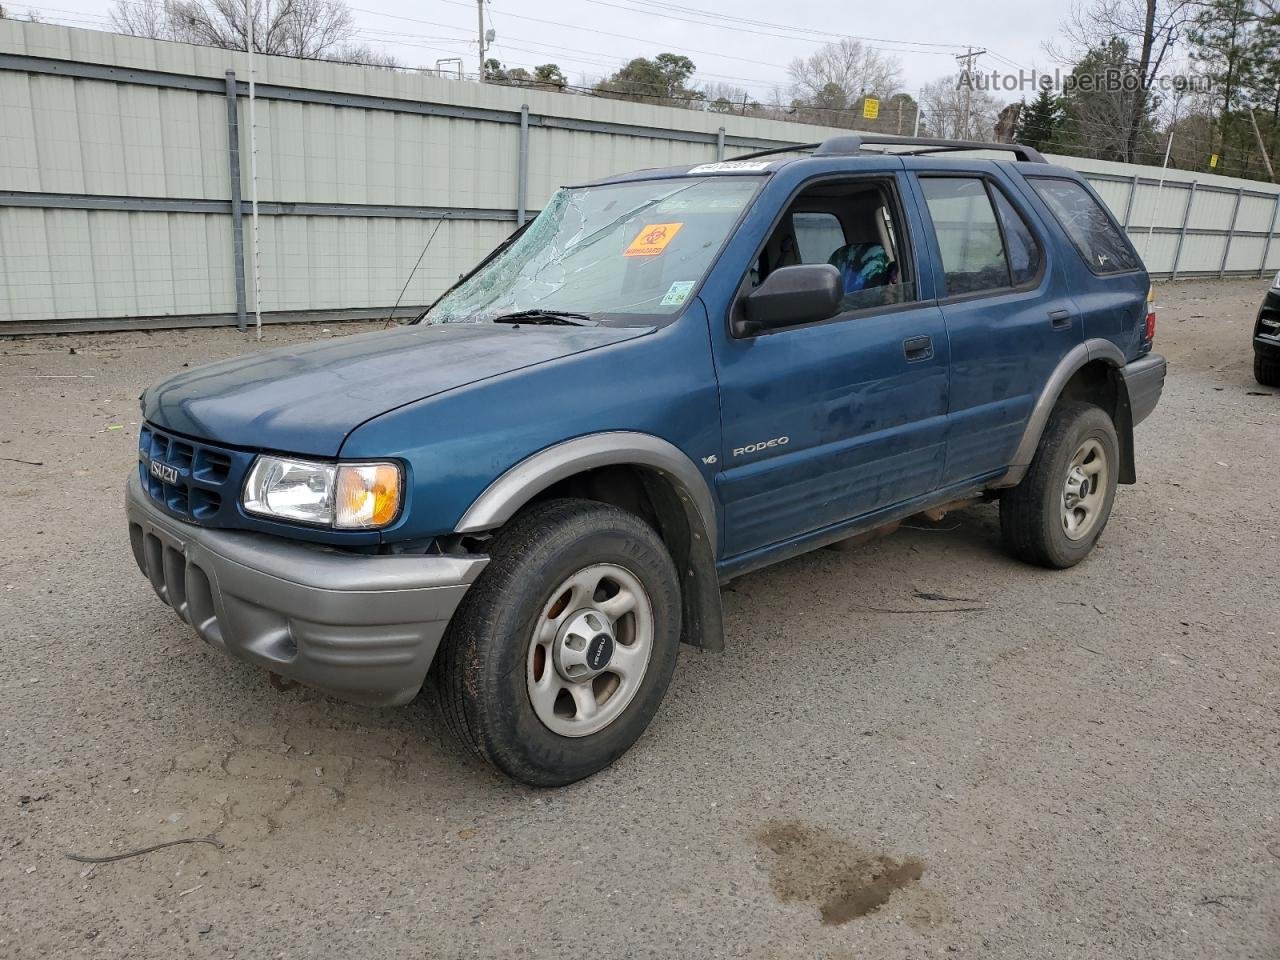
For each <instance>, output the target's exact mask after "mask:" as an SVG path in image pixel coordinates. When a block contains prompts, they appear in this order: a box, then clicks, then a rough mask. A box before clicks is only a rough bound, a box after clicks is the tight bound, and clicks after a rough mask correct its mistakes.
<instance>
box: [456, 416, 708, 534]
mask: <svg viewBox="0 0 1280 960" xmlns="http://www.w3.org/2000/svg"><path fill="white" fill-rule="evenodd" d="M626 464H634V465H637V466H642V467H651V468H653V469H655V470H658V471H659V472H661V473H664V474H666V475H667V476H668V477H670V478H671V479H673V480H674V481H675V482H676V484H677V486H678V487H679V488H680V489H681V491H682V495H687V496H689V497H690V498H691V499H692V501H693V505H694V507H695V508H696V509H697V512H698V516H699V517H701V519H702V526H703V532H704V533H705V535H706V538H707V542H708V544H709V545H710V547H711V551H712V556H713V557H714V556H715V550H716V541H717V526H716V512H715V505H714V503H713V502H712V499H711V490H710V488H708V486H707V482H706V481H705V480H704V479H703V477H702V474H701V473H700V472H699V470H698V468H697V467H696V466H694V463H693V461H692V460H690V459H689V457H688V456H686V455H685V453H684V452H683V451H682V450H681V449H680V448H679V447H677V446H676V445H675V444H673V443H670V442H669V441H667V440H663V439H662V438H661V437H655V436H654V435H653V434H649V433H638V432H632V431H627V430H611V431H608V432H605V433H592V434H587V435H586V436H582V437H575V438H574V439H572V440H565V441H562V442H561V443H557V444H555V445H554V446H551V447H547V448H546V449H544V450H540V451H538V452H537V453H535V454H533V455H532V456H530V457H527V458H526V459H524V460H521V461H520V462H519V463H517V464H516V465H515V466H513V467H511V468H509V469H508V470H507V471H506V472H505V473H503V474H502V476H500V477H498V479H496V480H494V481H493V483H491V484H489V486H488V487H487V488H486V489H485V491H484V493H482V494H480V496H479V497H477V498H476V500H475V502H474V503H472V504H471V506H470V507H468V508H467V512H466V513H464V514H463V515H462V519H461V520H459V521H458V525H457V526H456V527H454V531H455V532H457V533H479V532H482V531H485V530H493V529H496V528H497V527H500V526H502V525H503V524H504V523H506V522H507V521H508V520H510V519H511V517H512V516H514V515H515V513H516V511H517V510H519V509H520V508H521V507H522V506H524V504H526V503H527V502H528V501H529V499H530V498H531V497H533V496H535V495H536V494H538V493H541V492H542V491H543V490H545V489H547V487H549V486H551V485H552V484H554V483H556V482H558V481H560V480H564V479H565V478H567V477H571V476H573V475H574V474H575V473H581V472H583V471H584V470H592V469H595V468H597V467H607V466H616V465H626Z"/></svg>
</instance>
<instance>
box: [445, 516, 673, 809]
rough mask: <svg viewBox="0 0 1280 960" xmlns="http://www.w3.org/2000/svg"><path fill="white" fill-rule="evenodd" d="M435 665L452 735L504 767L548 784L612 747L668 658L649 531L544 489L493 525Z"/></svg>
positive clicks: (630, 730) (632, 737)
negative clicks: (483, 563)
mask: <svg viewBox="0 0 1280 960" xmlns="http://www.w3.org/2000/svg"><path fill="white" fill-rule="evenodd" d="M491 547H492V549H491V551H490V552H491V556H492V558H493V559H492V560H491V561H490V563H489V566H488V567H486V568H485V571H484V573H483V574H481V576H480V578H479V579H478V580H477V581H476V583H475V584H474V585H473V586H472V588H471V589H470V590H469V591H468V592H467V595H466V597H464V598H463V602H462V604H461V605H460V606H459V608H458V610H457V612H456V613H455V614H454V617H453V622H452V623H451V624H450V627H449V632H448V634H447V635H446V637H445V640H444V643H443V644H442V646H441V649H440V653H439V655H438V657H437V665H436V669H435V671H434V672H435V678H436V687H437V691H438V693H439V700H440V705H441V708H442V711H443V713H444V717H445V720H446V722H447V723H448V725H449V727H450V728H451V729H452V731H453V732H454V733H455V735H456V736H457V737H458V739H459V740H461V741H462V743H464V744H465V745H466V746H468V747H470V748H471V749H472V750H474V751H475V752H476V753H477V754H479V755H480V756H481V757H483V758H484V759H486V760H488V761H489V762H490V763H492V764H494V765H495V766H496V767H498V768H499V769H500V770H502V771H503V772H504V773H506V774H507V775H508V776H510V777H512V778H513V779H515V780H519V781H522V782H524V783H528V784H531V785H534V786H562V785H564V784H567V783H572V782H573V781H575V780H580V779H582V778H583V777H587V776H590V775H591V774H593V773H595V772H597V771H598V770H600V769H602V768H603V767H606V766H608V765H609V764H610V763H612V762H613V761H614V760H615V759H617V758H618V757H619V756H621V755H622V754H623V753H624V752H625V751H626V750H627V748H629V747H630V746H631V745H632V744H633V743H634V742H635V741H636V739H637V738H639V736H640V735H641V734H642V733H643V732H644V730H645V728H646V727H647V726H648V725H649V721H650V720H651V719H652V718H653V716H654V714H655V713H656V712H657V709H658V705H659V704H660V703H661V702H662V698H663V695H664V694H665V693H666V690H667V686H668V684H669V683H670V680H671V675H672V673H673V671H674V669H675V662H676V653H677V649H678V647H679V638H680V585H679V579H678V577H677V575H676V570H675V566H674V564H673V563H672V561H671V558H670V556H669V555H668V554H667V551H666V548H665V547H664V545H663V543H662V540H661V539H660V538H659V537H658V535H657V533H656V532H655V531H654V530H653V528H652V527H650V526H649V525H648V524H646V523H645V522H644V521H643V520H641V519H640V518H639V517H637V516H635V515H634V514H630V513H627V512H626V511H624V510H620V509H618V508H617V507H613V506H609V505H607V504H601V503H594V502H591V501H586V500H553V501H548V502H546V503H542V504H538V505H536V506H534V507H532V508H531V509H530V510H528V511H527V512H526V513H524V514H522V515H520V516H518V517H517V518H516V519H515V520H513V521H512V522H511V523H510V524H509V525H508V526H507V527H506V528H504V529H503V530H502V531H501V532H500V533H499V534H498V535H497V536H496V537H495V538H494V541H493V543H492V545H491Z"/></svg>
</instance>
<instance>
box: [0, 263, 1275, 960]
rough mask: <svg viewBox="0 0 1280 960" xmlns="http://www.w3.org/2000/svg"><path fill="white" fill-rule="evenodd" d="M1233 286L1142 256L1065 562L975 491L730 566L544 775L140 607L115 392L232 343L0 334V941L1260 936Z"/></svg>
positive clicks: (1252, 410)
mask: <svg viewBox="0 0 1280 960" xmlns="http://www.w3.org/2000/svg"><path fill="white" fill-rule="evenodd" d="M1264 288H1265V283H1264V282H1258V281H1227V282H1216V281H1194V282H1185V283H1180V284H1176V285H1163V286H1161V287H1160V296H1161V319H1160V329H1159V332H1158V335H1157V348H1158V349H1159V350H1161V351H1162V352H1164V353H1165V354H1166V355H1167V356H1168V357H1169V359H1170V361H1171V375H1170V379H1169V381H1168V385H1167V387H1166V390H1165V396H1164V400H1163V402H1162V403H1161V405H1160V407H1159V408H1158V409H1157V411H1156V412H1155V414H1154V415H1153V417H1152V418H1151V419H1150V420H1149V421H1148V422H1147V423H1146V424H1144V425H1143V426H1142V427H1141V428H1140V430H1139V433H1138V440H1137V446H1138V457H1139V477H1140V479H1139V482H1138V484H1137V485H1136V486H1132V487H1122V488H1121V490H1120V493H1119V495H1118V498H1117V502H1116V510H1115V515H1114V517H1113V518H1112V521H1111V525H1110V527H1109V528H1108V530H1107V532H1106V535H1105V536H1104V538H1103V541H1102V543H1101V544H1100V549H1099V550H1098V551H1097V553H1096V554H1095V555H1094V556H1093V557H1092V558H1091V559H1090V560H1089V561H1087V562H1086V563H1084V564H1082V565H1081V566H1079V567H1077V568H1075V569H1073V570H1070V571H1066V572H1061V573H1050V572H1046V571H1042V570H1036V569H1032V568H1029V567H1026V566H1022V565H1019V564H1018V563H1016V562H1014V561H1012V560H1010V559H1009V558H1007V557H1006V556H1005V555H1004V554H1003V553H1001V551H1000V549H999V543H998V530H997V512H996V508H995V507H994V506H984V507H979V508H974V509H970V510H967V511H964V512H962V513H959V514H954V515H951V516H949V517H947V518H946V519H945V520H944V521H942V522H941V523H938V524H916V525H914V528H913V529H907V530H905V531H903V532H902V533H900V534H898V535H896V536H894V537H891V538H889V539H886V540H883V541H880V542H878V543H875V544H873V545H870V546H868V547H866V548H865V549H862V550H859V551H836V550H823V551H819V552H817V553H813V554H810V555H808V556H805V557H801V558H799V559H796V560H793V561H791V562H788V563H786V564H783V565H781V566H778V567H775V568H773V569H770V570H766V571H763V572H760V573H757V574H753V575H751V576H749V577H746V578H744V579H741V580H739V581H736V582H735V583H734V584H732V585H731V586H730V587H729V588H727V590H726V593H725V600H726V605H727V619H728V623H727V627H728V648H727V650H726V651H725V652H724V653H723V654H702V653H699V652H697V651H692V650H688V649H685V650H683V651H682V653H681V663H680V666H679V668H678V670H677V673H676V677H675V680H674V682H673V684H672V687H671V691H670V693H669V694H668V696H667V701H666V703H665V705H664V707H663V709H662V710H661V712H660V713H659V716H658V718H657V720H656V721H655V723H654V725H653V727H652V728H651V730H650V731H649V732H648V734H646V736H645V737H644V738H643V739H641V741H640V742H639V743H638V744H637V745H636V747H635V748H634V749H633V750H632V751H631V752H630V753H629V754H628V755H627V756H626V757H624V758H623V759H622V760H621V761H620V762H619V763H617V764H616V765H615V766H614V767H612V768H611V769H609V770H607V771H605V772H604V773H602V774H600V775H598V776H596V777H595V778H593V779H591V780H589V781H587V782H584V783H580V784H577V785H575V786H573V787H570V788H568V789H565V790H559V791H538V790H531V789H526V788H524V787H520V786H516V785H513V784H512V783H509V782H507V781H505V780H503V779H501V778H500V777H498V776H497V775H495V774H493V773H492V772H490V771H489V770H488V769H487V768H485V767H484V766H481V765H480V764H478V763H476V762H474V761H472V760H470V759H468V758H467V757H465V756H464V755H462V754H461V753H459V752H458V751H457V750H456V749H454V748H453V747H452V746H451V745H449V744H448V742H447V741H445V740H444V739H443V737H442V731H441V730H440V728H438V726H437V724H436V723H435V722H434V720H433V715H432V710H431V706H430V704H426V703H421V702H419V703H415V704H413V705H411V706H409V707H407V708H401V709H397V710H370V709H363V708H358V707H353V706H347V705H344V704H342V703H338V702H336V701H333V700H329V699H326V698H324V697H322V696H320V695H317V694H315V693H312V692H309V691H306V690H292V691H288V692H283V693H282V692H278V691H276V690H274V689H273V688H272V687H270V686H269V685H268V683H267V678H266V676H265V675H264V674H263V673H261V672H259V671H258V670H256V669H254V668H252V667H249V666H247V665H244V664H240V663H238V662H234V661H230V660H228V659H226V658H224V657H223V656H221V655H220V654H218V653H216V652H214V651H213V650H211V649H209V648H207V647H206V646H204V645H203V644H202V643H200V641H199V640H197V639H196V637H195V636H194V634H193V633H192V632H191V631H190V630H189V629H188V628H187V627H186V626H185V625H183V624H182V623H180V622H179V621H178V619H177V617H176V616H175V614H174V613H173V612H172V611H171V610H169V609H168V608H167V607H164V606H162V605H161V604H160V603H159V601H157V600H156V598H155V596H154V595H153V594H152V592H151V589H150V587H149V586H148V584H147V583H146V581H145V580H144V579H143V578H142V576H141V575H140V574H139V573H138V571H137V569H136V568H135V566H134V563H133V560H132V558H131V556H130V552H129V548H128V544H127V537H126V533H125V523H124V516H123V509H122V496H123V493H122V491H123V484H124V478H125V476H126V474H127V473H128V471H129V470H130V469H131V468H132V466H133V463H134V461H135V456H136V454H135V444H136V442H137V430H138V423H137V420H138V407H137V399H136V398H137V395H138V392H139V390H140V389H141V388H142V387H144V386H146V385H147V384H149V383H152V382H155V381H157V380H159V379H161V378H163V377H164V376H166V375H167V374H168V373H170V372H172V371H174V370H175V369H177V368H179V367H181V366H184V365H186V364H188V363H189V364H192V365H195V364H198V363H200V362H203V361H205V360H210V359H215V358H219V357H224V356H230V355H233V354H236V353H238V352H242V351H245V350H256V349H259V347H258V345H256V344H254V343H253V342H252V341H249V342H246V341H245V340H244V339H243V338H242V337H241V336H240V335H238V334H236V333H235V332H234V331H230V330H214V331H198V332H181V333H178V332H175V333H155V334H151V335H144V334H130V335H112V336H70V337H57V338H53V337H51V338H44V339H33V340H25V341H9V342H0V410H3V418H2V419H0V490H2V491H3V493H2V494H0V644H2V647H0V653H2V654H3V655H2V657H0V726H2V728H3V733H2V736H3V739H2V740H0V780H2V785H0V956H3V957H36V956H51V957H59V958H66V957H81V956H84V957H108V956H114V957H126V956H127V957H163V958H173V957H181V956H193V957H231V956H234V957H268V956H269V957H343V958H350V957H384V956H386V957H390V956H410V955H412V956H416V957H433V958H434V957H440V958H452V957H486V958H488V957H504V958H505V957H525V958H528V957H557V958H576V957H592V958H596V960H599V958H615V957H653V958H664V960H666V958H697V960H703V958H720V957H735V958H736V957H744V958H752V960H766V958H852V957H876V958H881V957H884V958H896V957H924V956H927V955H935V956H936V955H941V956H948V955H952V954H960V955H969V956H974V957H982V958H989V957H1009V958H1037V960H1040V958H1050V957H1053V958H1058V957H1079V958H1090V960H1093V958H1104V957H1116V958H1135V957H1153V958H1156V957H1158V958H1161V960H1169V958H1180V957H1186V958H1193V957H1194V958H1201V957H1215V958H1219V957H1233V958H1246V957H1248V958H1278V957H1280V820H1278V817H1280V697H1278V696H1277V690H1278V689H1280V652H1278V649H1277V637H1276V630H1277V629H1280V628H1278V627H1277V621H1278V620H1280V578H1278V577H1277V574H1276V571H1277V569H1280V564H1278V563H1277V558H1278V557H1280V550H1278V547H1280V544H1278V543H1277V534H1278V532H1280V525H1278V524H1277V522H1276V507H1275V503H1276V491H1277V481H1278V477H1280V469H1278V467H1280V395H1277V394H1280V391H1275V390H1266V389H1264V388H1260V387H1258V386H1257V385H1256V384H1255V383H1254V382H1253V379H1252V377H1251V374H1250V359H1251V352H1250V346H1249V330H1250V324H1251V323H1252V318H1253V316H1254V312H1255V310H1256V308H1257V304H1258V302H1259V301H1260V299H1261V297H1262V294H1263V290H1264ZM357 329H364V327H363V326H362V325H345V326H342V327H338V326H334V327H331V328H328V329H322V328H319V327H307V328H269V329H268V331H267V341H266V343H265V344H264V346H274V345H277V344H280V343H286V342H293V341H300V340H306V339H311V338H315V337H325V336H338V335H342V334H345V333H349V332H353V331H355V330H357ZM24 460H26V461H35V463H34V464H27V463H23V462H21V461H24ZM916 590H919V591H924V592H931V593H938V594H944V595H946V596H948V597H953V598H958V599H955V600H948V601H939V600H927V599H922V598H920V597H919V596H917V595H916V594H915V592H914V591H916ZM194 837H214V838H216V839H217V841H218V842H219V843H220V844H221V846H220V847H215V846H212V845H209V844H188V845H182V846H174V847H170V848H167V849H163V850H160V851H157V852H154V853H151V854H148V855H145V856H139V857H134V858H132V859H127V860H123V861H120V862H115V863H104V864H100V865H96V866H94V865H89V864H85V863H79V862H74V861H72V860H69V859H67V858H66V856H65V854H67V853H68V852H72V853H79V854H86V855H98V856H101V855H111V854H116V853H120V852H125V851H128V850H131V849H135V848H139V847H144V846H148V845H150V844H154V843H158V842H162V841H167V840H174V839H179V838H194Z"/></svg>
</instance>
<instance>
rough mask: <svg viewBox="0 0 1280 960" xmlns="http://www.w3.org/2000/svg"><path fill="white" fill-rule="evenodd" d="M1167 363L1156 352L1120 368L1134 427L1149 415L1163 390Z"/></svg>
mask: <svg viewBox="0 0 1280 960" xmlns="http://www.w3.org/2000/svg"><path fill="white" fill-rule="evenodd" d="M1167 369H1168V364H1167V362H1166V361H1165V359H1164V357H1162V356H1160V354H1158V353H1149V354H1147V355H1146V356H1145V357H1140V358H1138V359H1137V360H1134V361H1133V362H1132V363H1126V364H1125V365H1124V366H1123V367H1121V368H1120V373H1121V375H1122V376H1123V377H1124V385H1125V388H1126V389H1127V390H1128V393H1129V412H1130V414H1131V415H1132V416H1133V425H1134V426H1135V427H1136V426H1137V425H1138V424H1140V423H1141V422H1142V421H1143V420H1145V419H1147V417H1148V416H1150V415H1151V411H1152V410H1154V409H1155V408H1156V404H1157V403H1159V402H1160V394H1162V393H1163V392H1164V377H1165V372H1166V370H1167Z"/></svg>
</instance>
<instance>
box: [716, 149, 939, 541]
mask: <svg viewBox="0 0 1280 960" xmlns="http://www.w3.org/2000/svg"><path fill="white" fill-rule="evenodd" d="M904 183H905V181H904V180H903V179H902V178H901V177H900V176H898V177H895V176H892V175H886V174H881V175H879V176H874V177H850V176H843V177H841V176H835V177H827V178H823V179H822V180H821V181H819V182H817V183H812V182H811V183H810V184H809V185H807V186H806V187H805V188H804V189H802V190H801V191H799V192H798V193H797V194H796V195H794V196H793V197H792V200H791V202H790V203H789V205H788V206H787V208H786V209H785V211H784V212H783V213H782V214H781V216H780V217H779V218H778V220H777V221H776V222H775V224H774V225H773V227H772V228H771V229H770V232H769V235H768V238H767V240H766V241H765V242H764V243H763V244H762V245H761V247H760V248H759V250H758V252H757V254H756V258H755V260H753V261H752V263H751V264H743V265H742V270H743V275H742V276H743V279H742V282H741V285H740V287H739V290H738V294H737V297H738V298H739V299H740V298H741V297H742V296H745V294H746V293H749V292H750V290H751V289H752V287H753V286H754V285H755V284H758V283H759V282H760V281H761V280H763V279H764V275H766V274H767V273H768V271H769V270H771V269H776V268H778V267H779V266H787V265H792V264H796V263H828V262H831V261H832V259H833V258H837V259H838V254H839V253H840V252H841V251H842V250H847V249H853V248H856V249H857V251H858V254H859V256H861V257H863V258H864V259H863V260H860V262H864V263H865V262H870V261H871V260H874V259H875V258H876V257H878V255H879V253H880V252H883V253H884V254H885V256H886V260H888V261H891V262H892V265H891V266H889V264H886V267H887V268H888V269H887V270H886V271H882V272H879V273H876V274H875V275H874V276H871V273H874V271H869V272H868V276H871V279H870V281H869V283H870V285H869V286H867V287H866V288H865V289H859V290H856V291H854V292H849V293H847V294H846V299H845V310H844V311H843V312H842V313H840V314H839V315H837V316H836V317H833V318H832V319H830V320H827V321H823V322H821V323H814V324H808V325H805V326H797V327H789V328H784V329H780V330H774V331H770V332H767V333H761V334H757V335H754V336H746V337H737V336H734V334H733V332H732V330H731V324H730V316H726V315H724V314H721V316H719V317H716V318H713V320H712V331H711V333H712V345H713V349H714V352H715V361H716V369H717V376H718V378H719V383H720V403H721V418H722V424H723V435H724V443H723V450H722V452H721V464H722V470H721V472H720V474H719V475H718V477H717V492H718V494H719V496H720V499H721V502H722V504H723V507H724V517H725V533H724V540H725V555H726V556H729V557H732V556H741V555H743V554H746V553H750V552H751V551H754V550H757V549H761V548H767V547H769V546H770V545H773V544H779V543H782V542H785V541H788V540H792V539H794V538H796V537H801V536H803V535H804V534H806V533H809V532H813V531H817V530H820V529H822V528H824V527H828V526H831V525H833V524H838V523H840V522H841V521H844V520H848V519H850V518H853V517H859V516H863V515H866V514H870V513H873V512H874V511H876V510H878V509H880V508H883V507H886V506H889V505H892V504H895V503H899V502H901V501H905V500H909V499H911V498H913V497H918V496H920V495H922V494H925V493H928V492H930V491H931V490H933V489H934V488H935V487H936V486H937V483H938V478H939V475H940V473H941V468H942V459H943V451H944V442H945V431H946V405H947V337H946V328H945V325H944V324H943V320H942V313H941V311H940V310H939V309H938V307H937V305H936V304H935V303H933V302H932V301H931V300H929V299H922V298H921V295H920V287H919V279H920V276H919V271H918V261H917V257H916V254H915V252H914V247H913V244H912V235H913V234H915V233H916V232H918V230H919V221H918V220H912V219H910V218H911V217H914V216H915V212H914V211H913V210H912V209H911V206H910V205H909V204H903V203H902V202H901V197H902V189H903V186H904ZM871 191H879V198H880V199H872V198H871V197H870V196H869V195H868V194H870V193H871ZM908 223H909V224H910V228H908V226H907V224H908ZM876 247H879V248H881V249H880V251H879V252H877V251H876V250H875V248H876ZM886 247H887V249H885V248H886ZM868 253H871V254H872V256H870V257H868V256H867V254H868ZM852 282H853V283H855V284H856V283H858V282H861V281H860V280H857V281H852ZM846 290H847V291H848V290H849V287H848V286H846ZM737 302H738V301H737V300H735V301H734V305H736V304H737ZM734 305H731V306H730V308H729V309H730V312H731V311H732V310H733V309H734V308H735V306H734Z"/></svg>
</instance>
